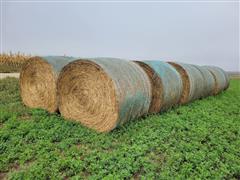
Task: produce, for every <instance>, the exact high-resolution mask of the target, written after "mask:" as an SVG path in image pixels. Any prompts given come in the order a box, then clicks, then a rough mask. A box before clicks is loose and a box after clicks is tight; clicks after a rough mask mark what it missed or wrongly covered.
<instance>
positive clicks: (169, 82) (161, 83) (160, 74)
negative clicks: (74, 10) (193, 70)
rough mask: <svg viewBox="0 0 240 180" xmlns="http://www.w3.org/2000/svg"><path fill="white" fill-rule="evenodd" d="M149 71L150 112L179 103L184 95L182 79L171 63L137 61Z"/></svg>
mask: <svg viewBox="0 0 240 180" xmlns="http://www.w3.org/2000/svg"><path fill="white" fill-rule="evenodd" d="M135 62H136V63H137V64H139V65H140V66H141V67H142V68H143V70H144V71H145V72H146V73H147V75H148V77H149V79H150V81H151V84H152V100H151V105H150V109H149V112H150V113H157V112H160V111H163V110H166V109H168V108H170V107H172V106H174V105H176V104H178V102H179V100H180V98H181V95H182V89H183V86H182V79H181V76H180V74H179V73H178V71H176V70H175V68H173V67H172V66H171V65H170V64H168V63H166V62H161V61H135Z"/></svg>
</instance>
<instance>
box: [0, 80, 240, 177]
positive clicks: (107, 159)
mask: <svg viewBox="0 0 240 180" xmlns="http://www.w3.org/2000/svg"><path fill="white" fill-rule="evenodd" d="M239 83H240V80H231V84H230V88H229V89H228V90H227V91H225V92H223V93H221V94H219V95H217V96H211V97H208V98H206V99H203V100H201V101H195V102H193V103H191V104H188V105H185V106H181V107H177V108H174V109H172V110H169V111H168V112H166V113H161V114H157V115H151V116H148V117H145V118H142V119H136V120H135V121H132V122H129V123H127V124H126V125H124V126H123V127H121V128H119V129H116V130H114V131H113V132H111V133H108V134H104V133H101V134H99V133H96V132H94V131H92V130H89V129H87V128H85V127H83V126H81V125H80V124H79V123H74V122H70V121H67V120H65V119H63V118H62V117H60V116H59V115H58V114H48V113H47V112H46V111H44V110H40V109H29V108H27V107H25V106H23V104H22V102H21V99H20V95H19V86H18V80H17V79H14V78H7V79H2V80H0V179H4V178H10V179H70V178H73V179H104V178H105V179H124V178H125V179H140V178H141V177H145V179H239V178H240V166H239V165H240V154H239V147H240V131H239V127H240V119H239V117H240V111H239V106H240V94H239Z"/></svg>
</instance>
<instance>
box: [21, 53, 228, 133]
mask: <svg viewBox="0 0 240 180" xmlns="http://www.w3.org/2000/svg"><path fill="white" fill-rule="evenodd" d="M228 86H229V79H228V76H227V74H226V73H225V72H224V71H223V70H222V69H220V68H217V67H209V66H208V67H204V66H197V65H190V64H184V63H176V62H168V63H167V62H162V61H126V60H122V59H115V58H95V59H94V58H93V59H92V58H91V59H86V58H82V59H79V58H72V57H34V58H32V59H31V60H30V61H29V62H28V63H27V64H26V65H25V66H24V68H23V69H22V72H21V75H20V87H21V88H20V89H21V96H22V100H23V102H24V104H26V105H27V106H30V107H37V108H43V109H46V110H48V111H49V112H55V111H56V110H57V109H58V110H59V111H60V113H61V114H62V115H63V116H64V117H65V118H67V119H71V120H74V121H77V122H80V123H82V124H83V125H85V126H87V127H90V128H92V129H95V130H97V131H99V132H108V131H111V130H112V129H114V128H115V127H117V126H119V125H122V124H124V123H125V122H127V121H131V120H133V119H136V118H138V117H141V116H143V115H145V114H147V113H158V112H160V111H163V110H167V109H169V108H171V107H173V106H175V105H178V104H186V103H188V102H191V101H194V100H196V99H199V98H203V97H207V96H209V95H215V94H217V93H219V92H221V91H223V90H225V89H226V88H227V87H228Z"/></svg>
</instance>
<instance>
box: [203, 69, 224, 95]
mask: <svg viewBox="0 0 240 180" xmlns="http://www.w3.org/2000/svg"><path fill="white" fill-rule="evenodd" d="M203 67H205V68H207V69H208V70H209V71H210V73H211V74H212V76H213V77H214V79H215V87H214V90H213V94H214V95H216V94H219V93H220V92H222V91H223V90H225V89H227V87H228V86H229V80H228V79H226V75H225V73H223V72H224V71H223V70H222V69H221V68H219V67H216V66H203ZM227 77H228V76H227Z"/></svg>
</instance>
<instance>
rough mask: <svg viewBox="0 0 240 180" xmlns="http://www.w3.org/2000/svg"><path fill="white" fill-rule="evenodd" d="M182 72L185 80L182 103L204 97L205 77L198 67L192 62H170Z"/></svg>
mask: <svg viewBox="0 0 240 180" xmlns="http://www.w3.org/2000/svg"><path fill="white" fill-rule="evenodd" d="M168 63H169V64H171V65H172V66H173V67H175V68H176V70H177V71H178V72H179V73H180V75H181V77H182V81H183V92H182V96H181V98H180V101H179V103H180V104H186V103H188V102H191V101H193V100H196V99H199V98H201V97H203V89H204V79H203V76H202V75H201V73H200V72H199V70H198V69H196V68H195V67H194V66H192V65H190V64H184V63H176V62H168Z"/></svg>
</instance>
